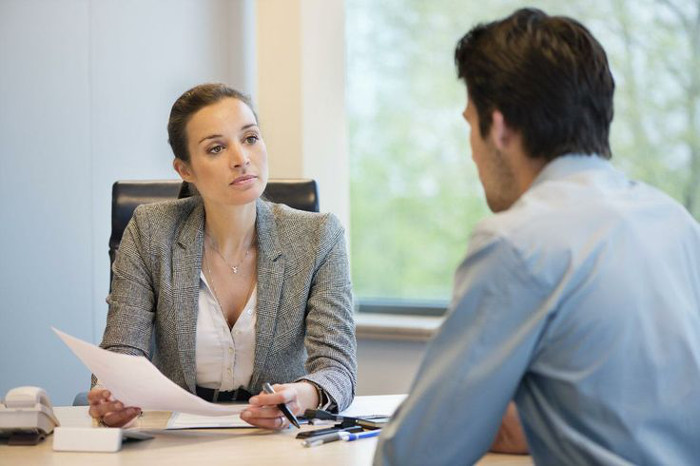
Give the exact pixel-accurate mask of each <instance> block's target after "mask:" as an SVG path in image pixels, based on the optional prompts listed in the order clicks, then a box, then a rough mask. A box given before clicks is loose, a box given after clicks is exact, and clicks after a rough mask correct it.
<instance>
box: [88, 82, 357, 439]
mask: <svg viewBox="0 0 700 466" xmlns="http://www.w3.org/2000/svg"><path fill="white" fill-rule="evenodd" d="M168 136H169V142H170V145H171V147H172V149H173V153H174V154H175V159H174V161H173V166H174V168H175V170H176V171H177V172H178V174H179V175H180V177H182V179H183V180H184V181H186V182H188V183H189V184H190V185H191V186H194V187H195V188H196V191H197V192H198V194H197V195H195V196H192V197H190V198H186V199H181V200H177V201H170V202H164V203H158V204H150V205H143V206H140V207H139V208H137V209H136V211H135V212H134V216H133V218H132V220H131V222H130V223H129V225H128V226H127V228H126V230H125V232H124V236H123V239H122V242H121V245H120V248H119V252H118V253H117V257H116V260H115V263H114V266H113V272H114V277H113V281H112V292H111V294H110V296H109V298H108V300H107V301H108V303H109V314H108V318H107V328H106V329H105V334H104V338H103V341H102V344H101V346H102V347H103V348H106V349H109V350H111V351H116V352H120V353H127V354H137V355H144V356H147V357H150V358H151V360H152V361H153V363H154V364H155V365H156V366H157V367H158V368H159V369H160V371H161V372H163V373H164V374H165V375H166V376H167V377H169V378H170V379H171V380H173V381H174V382H175V383H177V384H179V385H180V386H182V387H183V388H185V389H187V390H189V391H191V392H193V393H197V394H198V395H199V396H201V397H202V398H205V399H207V400H208V401H232V400H246V399H248V397H249V394H248V393H259V392H260V390H261V386H262V384H263V383H264V382H270V383H273V384H274V383H276V384H278V385H275V386H274V388H275V390H276V392H277V393H275V394H264V393H259V394H258V395H256V396H253V397H252V398H250V399H249V400H248V402H249V403H250V405H251V407H250V408H249V409H247V410H246V411H245V412H244V413H242V414H241V417H242V418H243V419H244V420H245V421H247V422H248V423H250V424H252V425H255V426H258V427H263V428H268V429H281V428H283V427H286V425H287V422H288V421H287V419H286V418H285V417H284V416H283V415H282V413H281V411H280V410H279V409H278V408H277V404H279V403H286V404H287V405H288V407H289V408H290V410H291V411H292V412H294V413H295V414H299V413H302V412H303V411H304V410H306V409H309V408H318V407H326V408H329V409H337V410H342V409H344V408H345V407H347V406H348V405H349V404H350V402H351V401H352V398H353V395H354V390H355V380H356V361H355V335H354V323H353V313H352V297H351V285H350V278H349V269H348V262H347V256H346V250H345V240H344V235H343V229H342V227H341V226H340V224H339V222H338V220H337V219H336V218H335V217H334V216H333V215H330V214H316V213H308V212H301V211H297V210H294V209H291V208H289V207H287V206H284V205H281V204H273V203H270V202H266V201H264V200H262V199H261V198H260V196H261V195H262V193H263V191H264V189H265V186H266V184H267V177H268V175H267V171H268V168H267V152H266V150H265V144H264V142H263V140H262V136H261V133H260V128H259V127H258V123H257V117H256V115H255V113H254V112H253V110H252V108H251V105H250V104H249V102H248V100H247V99H246V98H245V97H244V96H243V95H242V94H240V93H239V92H237V91H235V90H233V89H231V88H228V87H226V86H225V85H222V84H204V85H200V86H197V87H195V88H193V89H190V90H189V91H187V92H185V93H184V94H183V95H182V96H181V97H180V98H179V99H178V100H177V101H176V102H175V104H174V105H173V107H172V110H171V113H170V120H169V122H168ZM152 338H153V341H152ZM88 400H89V403H90V415H91V416H92V417H93V418H96V419H97V420H99V421H100V422H101V423H103V424H105V425H109V426H122V425H125V424H127V423H128V422H130V421H131V420H132V419H134V418H135V417H136V416H137V415H138V414H139V413H140V410H139V408H138V407H124V406H123V404H122V403H121V402H119V401H118V400H113V399H112V398H111V396H110V393H109V392H108V391H107V390H105V389H104V388H102V387H100V385H99V384H97V385H96V386H95V387H94V388H93V389H92V390H91V391H90V392H89V394H88Z"/></svg>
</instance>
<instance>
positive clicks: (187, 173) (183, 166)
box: [173, 157, 192, 182]
mask: <svg viewBox="0 0 700 466" xmlns="http://www.w3.org/2000/svg"><path fill="white" fill-rule="evenodd" d="M173 168H174V169H175V171H176V172H177V174H178V175H180V178H182V180H183V181H187V182H191V181H192V170H191V169H190V165H189V164H188V163H187V162H185V161H183V160H181V159H178V158H177V157H175V158H174V159H173Z"/></svg>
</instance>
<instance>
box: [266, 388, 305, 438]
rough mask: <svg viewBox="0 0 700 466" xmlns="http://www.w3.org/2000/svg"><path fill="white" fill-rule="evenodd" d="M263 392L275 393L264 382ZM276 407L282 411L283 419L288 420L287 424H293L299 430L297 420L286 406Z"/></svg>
mask: <svg viewBox="0 0 700 466" xmlns="http://www.w3.org/2000/svg"><path fill="white" fill-rule="evenodd" d="M263 391H264V392H265V393H268V394H273V393H275V389H274V388H272V385H270V384H269V383H268V382H265V383H264V384H263ZM277 407H278V408H279V409H280V411H282V414H284V417H286V418H287V419H289V422H291V423H292V424H294V425H295V426H296V428H297V429H300V428H301V427H300V426H299V421H297V418H296V416H295V415H294V414H292V412H291V411H290V410H289V408H287V405H286V404H284V403H280V404H278V405H277Z"/></svg>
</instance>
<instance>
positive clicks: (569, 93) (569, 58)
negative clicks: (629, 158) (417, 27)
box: [455, 9, 615, 161]
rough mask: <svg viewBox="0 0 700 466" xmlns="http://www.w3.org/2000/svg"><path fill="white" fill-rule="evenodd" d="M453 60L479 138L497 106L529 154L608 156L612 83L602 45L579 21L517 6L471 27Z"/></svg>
mask: <svg viewBox="0 0 700 466" xmlns="http://www.w3.org/2000/svg"><path fill="white" fill-rule="evenodd" d="M455 63H456V65H457V70H458V76H459V77H460V78H462V79H464V81H465V82H466V85H467V92H468V95H469V99H470V100H471V101H472V103H473V104H474V106H475V107H476V111H477V113H478V116H479V129H480V132H481V136H482V137H486V135H487V134H488V132H489V129H490V127H491V124H492V115H493V111H494V110H498V111H500V112H501V114H502V115H503V117H504V119H505V123H506V124H507V125H508V127H509V128H510V129H512V130H514V131H517V132H519V133H520V134H521V137H522V143H523V149H524V151H525V153H526V154H527V155H528V156H530V157H535V158H544V159H546V160H547V161H549V160H552V159H554V158H556V157H558V156H560V155H563V154H566V153H572V152H576V153H585V154H598V155H600V156H602V157H605V158H610V156H611V153H610V144H609V142H608V135H609V132H610V123H611V121H612V118H613V92H614V89H615V83H614V81H613V77H612V74H611V73H610V69H609V67H608V60H607V56H606V54H605V51H604V50H603V47H602V46H601V45H600V43H598V41H597V40H596V39H595V38H594V37H593V36H592V35H591V33H590V32H589V31H588V30H587V29H586V28H585V27H583V26H582V25H581V24H580V23H578V22H577V21H575V20H573V19H571V18H566V17H563V16H548V15H547V14H545V13H544V12H542V11H540V10H536V9H522V10H518V11H516V12H515V13H513V14H512V15H510V16H509V17H507V18H505V19H503V20H500V21H495V22H492V23H488V24H480V25H478V26H476V27H475V28H473V29H472V30H471V31H469V32H468V33H467V34H466V35H465V36H464V37H463V38H462V39H461V40H460V41H459V42H458V44H457V48H456V50H455Z"/></svg>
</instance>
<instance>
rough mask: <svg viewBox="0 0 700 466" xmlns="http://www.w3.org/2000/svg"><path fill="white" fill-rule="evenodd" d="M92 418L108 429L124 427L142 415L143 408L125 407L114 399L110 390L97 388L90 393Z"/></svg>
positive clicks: (89, 400)
mask: <svg viewBox="0 0 700 466" xmlns="http://www.w3.org/2000/svg"><path fill="white" fill-rule="evenodd" d="M88 403H90V410H89V411H88V412H89V413H90V416H92V417H93V418H94V419H97V420H98V421H99V422H100V423H101V424H104V425H106V426H107V427H124V426H125V425H126V424H128V423H130V422H131V421H133V420H134V419H136V418H137V417H138V416H139V415H140V414H141V408H134V407H125V406H124V404H123V403H122V402H121V401H119V400H115V399H114V398H112V394H111V393H110V392H109V390H106V389H104V388H100V387H95V388H93V389H92V390H90V391H89V392H88Z"/></svg>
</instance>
